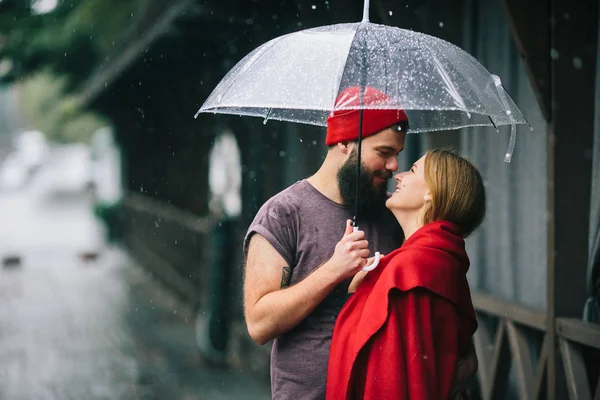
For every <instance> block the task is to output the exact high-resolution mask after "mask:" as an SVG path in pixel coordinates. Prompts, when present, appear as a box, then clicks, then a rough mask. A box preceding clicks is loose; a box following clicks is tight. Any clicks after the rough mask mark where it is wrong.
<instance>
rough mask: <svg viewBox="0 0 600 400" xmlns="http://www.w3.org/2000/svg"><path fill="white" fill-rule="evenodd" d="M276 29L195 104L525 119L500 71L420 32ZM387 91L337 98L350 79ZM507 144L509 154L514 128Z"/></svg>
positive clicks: (453, 123)
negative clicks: (375, 100) (353, 100)
mask: <svg viewBox="0 0 600 400" xmlns="http://www.w3.org/2000/svg"><path fill="white" fill-rule="evenodd" d="M367 15H368V2H366V3H365V18H364V20H363V22H361V23H351V24H338V25H329V26H323V27H318V28H313V29H307V30H303V31H299V32H295V33H291V34H288V35H284V36H280V37H277V38H275V39H273V40H271V41H269V42H267V43H265V44H263V45H262V46H260V47H258V48H257V49H255V50H254V51H253V52H251V53H250V54H248V55H247V56H246V57H245V58H243V59H242V60H241V61H240V62H239V63H238V64H237V65H236V66H235V67H234V68H233V69H232V70H231V71H230V72H229V73H228V74H227V75H226V76H225V78H223V80H222V81H221V82H220V83H219V85H218V86H217V87H216V88H215V89H214V91H213V92H212V94H211V95H210V96H209V98H208V99H207V100H206V102H205V103H204V104H203V105H202V107H201V108H200V110H199V111H198V112H199V113H200V112H212V113H225V114H237V115H251V116H257V117H261V118H263V119H264V120H265V122H266V121H267V120H269V119H275V120H282V121H292V122H300V123H307V124H314V125H323V126H325V125H326V119H327V115H328V114H329V112H331V111H333V110H343V109H356V108H363V109H364V108H383V109H396V108H400V109H403V110H404V111H405V112H406V114H407V115H408V118H409V121H410V132H411V133H418V132H427V131H437V130H448V129H456V128H462V127H468V126H492V127H494V128H496V129H498V127H499V126H502V125H513V124H525V123H527V121H526V120H525V118H524V117H523V115H522V113H521V112H520V110H519V109H518V107H517V106H516V105H515V103H514V102H513V101H512V99H511V98H510V96H509V95H508V94H507V93H506V91H505V90H504V88H503V87H502V84H501V82H500V79H499V78H498V77H497V76H495V75H492V74H491V73H490V72H489V71H488V70H487V69H486V68H485V67H483V66H482V65H481V64H480V63H479V62H478V61H477V60H476V59H475V58H474V57H472V56H471V55H470V54H468V53H467V52H465V51H464V50H462V49H460V48H458V47H457V46H454V45H452V44H450V43H448V42H446V41H444V40H441V39H438V38H435V37H433V36H429V35H426V34H423V33H418V32H414V31H409V30H405V29H400V28H395V27H390V26H385V25H378V24H373V23H370V22H368V18H367ZM354 86H359V87H365V86H370V87H374V88H377V89H378V90H380V91H382V92H383V93H385V94H387V95H388V96H389V97H390V99H388V100H387V101H386V102H382V103H381V104H369V105H356V104H354V105H352V104H335V101H336V98H337V97H338V95H339V94H340V93H341V92H342V91H344V90H345V89H347V88H349V87H354ZM511 136H512V138H511V143H510V144H509V146H510V147H509V150H508V152H507V159H506V160H507V161H510V155H511V154H512V148H513V146H514V139H515V137H514V134H513V135H511Z"/></svg>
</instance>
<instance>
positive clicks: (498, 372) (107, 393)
mask: <svg viewBox="0 0 600 400" xmlns="http://www.w3.org/2000/svg"><path fill="white" fill-rule="evenodd" d="M362 7H363V3H362V1H358V0H352V1H347V0H346V1H342V0H320V1H312V2H301V1H287V2H284V1H280V0H279V1H277V0H268V1H261V2H258V1H257V0H245V1H241V0H220V1H213V0H172V1H169V2H164V1H158V0H130V1H127V2H124V1H120V0H119V1H117V0H102V1H101V0H0V261H1V265H0V267H1V268H2V269H1V270H0V399H4V398H6V399H38V398H39V399H71V398H72V399H138V398H140V399H166V398H169V399H171V398H177V399H179V398H181V399H268V398H270V389H269V370H268V364H269V345H266V346H262V347H261V346H258V345H256V344H255V343H253V342H252V341H251V340H250V338H249V337H248V335H247V332H246V328H245V324H244V321H243V312H242V308H241V282H242V272H243V257H242V256H243V255H242V251H241V241H242V238H243V235H244V232H245V230H246V228H247V226H248V225H249V223H250V222H251V220H252V218H253V217H254V215H255V213H256V211H257V210H258V208H259V207H260V206H261V205H262V204H263V203H264V201H266V200H267V199H268V198H269V197H271V196H272V195H273V194H275V193H277V192H278V191H280V190H281V189H283V188H285V187H287V186H289V185H290V184H292V183H294V182H296V181H297V180H299V179H302V178H304V177H307V176H309V175H310V174H312V173H313V172H314V171H316V169H317V168H318V166H319V165H320V163H321V161H322V159H323V157H324V155H325V150H326V148H325V145H324V130H323V129H321V128H318V127H314V126H304V125H296V124H291V123H282V122H277V121H269V122H268V123H266V124H263V121H262V120H259V119H253V118H248V117H244V118H242V117H235V116H225V115H206V114H202V115H200V116H199V117H198V118H197V119H194V114H195V113H196V111H197V110H198V108H199V107H200V106H201V104H202V103H203V101H204V100H205V99H206V98H207V97H208V95H209V94H210V92H211V91H212V89H213V88H214V87H215V86H216V85H217V83H218V82H219V81H220V79H222V78H223V76H224V75H225V74H226V73H227V71H229V70H230V69H231V68H232V67H233V66H234V65H235V64H236V63H237V61H239V60H240V59H242V58H243V57H244V56H245V55H246V54H247V53H249V52H250V51H252V50H253V49H254V48H256V47H257V46H259V45H260V44H262V43H264V42H266V41H268V40H269V39H272V38H274V37H276V36H279V35H282V34H285V33H289V32H294V31H297V30H300V29H305V28H310V27H314V26H319V25H327V24H333V23H341V22H357V21H360V19H361V17H362ZM598 13H599V8H598V3H597V2H595V1H584V0H575V1H573V0H570V1H566V0H553V1H550V0H537V1H529V2H527V3H522V2H520V1H518V0H402V1H391V0H372V1H371V21H372V22H376V23H383V24H387V25H392V26H397V27H400V28H405V29H413V30H416V31H420V32H425V33H429V34H431V35H434V36H437V37H440V38H443V39H445V40H448V41H450V42H451V43H454V44H456V45H457V46H459V47H461V48H463V49H465V50H466V51H468V52H470V53H471V54H472V55H473V56H474V57H476V58H477V59H478V60H480V61H481V62H482V64H483V65H485V66H486V67H487V68H488V69H489V70H490V71H491V72H492V73H494V74H497V75H499V76H500V77H501V79H502V82H503V84H504V85H505V87H506V89H507V90H508V92H509V93H510V94H511V96H512V98H513V99H514V100H515V102H516V104H517V105H518V106H519V107H520V109H521V110H522V111H523V114H524V115H525V117H526V118H527V119H528V121H529V122H530V124H531V126H532V128H533V131H530V130H529V129H528V128H527V127H520V128H518V132H517V133H518V136H517V144H516V149H515V153H514V155H513V160H512V162H511V163H510V164H507V163H505V162H504V161H503V158H504V150H505V149H506V147H507V144H508V139H509V134H508V128H506V129H507V130H504V129H501V130H500V132H495V131H494V130H493V129H490V128H470V129H464V130H460V131H452V132H436V133H431V134H419V135H409V137H408V139H407V146H406V150H405V151H404V152H403V153H402V154H401V155H400V156H399V162H400V168H401V169H403V168H406V167H407V166H409V165H410V164H412V162H414V160H416V159H417V158H418V157H419V156H420V155H421V154H422V153H423V152H424V151H425V150H427V149H428V148H432V147H439V146H450V147H454V148H456V149H458V150H459V151H460V152H461V154H463V155H465V156H466V157H468V158H469V159H471V160H472V161H473V162H474V163H475V164H476V165H477V166H478V167H479V169H480V170H481V172H482V174H483V176H484V179H485V184H486V190H487V194H488V215H487V217H486V221H485V223H484V226H483V227H482V229H480V230H479V231H478V233H477V234H476V235H475V236H474V237H473V238H471V239H469V241H468V246H469V254H470V256H471V261H472V266H471V269H470V272H469V281H470V284H471V287H472V289H473V298H474V301H475V305H476V309H477V312H478V318H479V319H480V328H479V330H478V333H477V336H476V347H477V353H478V358H479V363H480V367H479V371H478V376H477V377H476V378H474V380H473V382H472V383H471V385H470V387H469V391H470V394H471V397H472V398H473V399H479V398H480V399H491V398H532V399H533V398H552V399H554V398H556V399H563V398H571V399H588V398H589V399H591V398H593V396H594V394H595V396H596V397H595V398H598V396H600V389H599V387H600V379H599V375H600V357H599V352H600V326H599V325H598V324H599V323H600V305H599V304H600V184H599V182H600V160H599V159H600V127H599V122H598V121H599V118H598V117H600V108H599V105H598V104H600V103H599V102H600V90H599V88H600V86H599V85H598V83H597V78H596V77H597V75H598V71H599V70H600V69H599V68H600V67H599V63H598V61H597V59H598V35H599V26H598V22H599V20H600V18H599V14H598Z"/></svg>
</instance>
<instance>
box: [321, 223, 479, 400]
mask: <svg viewBox="0 0 600 400" xmlns="http://www.w3.org/2000/svg"><path fill="white" fill-rule="evenodd" d="M468 267H469V259H468V257H467V254H466V251H465V244H464V240H463V239H462V237H461V236H460V235H459V234H458V230H457V228H456V226H455V225H453V224H451V223H449V222H445V221H436V222H433V223H430V224H427V225H425V226H424V227H422V228H421V229H419V230H418V231H417V232H415V233H414V234H413V235H412V236H411V237H410V238H409V239H408V240H407V241H406V242H405V243H404V245H403V246H402V247H400V248H399V249H397V250H395V251H394V252H392V253H390V254H389V255H387V256H386V257H384V258H383V259H382V261H381V264H380V266H379V267H378V268H377V269H376V270H375V271H372V272H370V273H369V274H368V275H367V277H365V280H364V281H363V283H362V284H361V285H360V286H359V288H358V290H357V291H356V293H355V294H354V295H352V296H351V297H350V299H349V300H348V301H347V302H346V304H345V305H344V307H343V309H342V311H341V312H340V314H339V316H338V319H337V321H336V325H335V328H334V331H333V339H332V343H331V350H330V356H329V368H328V376H327V399H328V400H337V399H377V400H385V399H411V400H414V399H428V400H431V399H446V398H447V397H448V395H449V392H450V388H451V386H452V380H453V378H454V374H455V369H456V363H457V361H458V358H459V357H460V355H462V354H463V353H464V352H466V351H467V349H468V346H469V344H470V339H471V336H472V334H473V333H474V332H475V330H476V329H477V320H476V317H475V311H474V309H473V304H472V301H471V294H470V290H469V285H468V282H467V278H466V273H467V270H468Z"/></svg>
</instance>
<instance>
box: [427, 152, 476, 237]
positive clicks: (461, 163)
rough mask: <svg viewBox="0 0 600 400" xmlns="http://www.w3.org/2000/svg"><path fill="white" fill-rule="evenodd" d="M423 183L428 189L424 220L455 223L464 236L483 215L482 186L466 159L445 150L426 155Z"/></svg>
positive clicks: (474, 170) (473, 229) (473, 167)
mask: <svg viewBox="0 0 600 400" xmlns="http://www.w3.org/2000/svg"><path fill="white" fill-rule="evenodd" d="M424 172H425V182H426V183H427V186H428V187H429V190H430V192H431V201H430V202H428V203H427V205H426V209H425V213H424V215H423V223H424V224H428V223H430V222H433V221H438V220H444V221H448V222H452V223H454V224H456V225H457V226H458V227H459V229H460V230H461V233H462V236H463V237H467V236H469V235H470V234H471V233H473V231H475V229H477V227H479V225H480V224H481V222H482V221H483V218H484V216H485V188H484V186H483V179H482V178H481V174H480V173H479V171H478V170H477V168H475V166H473V164H471V163H470V162H469V161H467V160H466V159H464V158H463V157H461V156H459V155H458V154H456V153H455V152H454V151H451V150H447V149H435V150H430V151H428V152H427V153H426V156H425V171H424Z"/></svg>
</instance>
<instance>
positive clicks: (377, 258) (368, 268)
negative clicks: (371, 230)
mask: <svg viewBox="0 0 600 400" xmlns="http://www.w3.org/2000/svg"><path fill="white" fill-rule="evenodd" d="M380 257H381V253H380V252H376V253H375V260H374V261H373V264H371V265H366V266H364V267H363V269H362V270H363V271H367V272H369V271H373V270H374V269H375V268H377V266H378V265H379V258H380Z"/></svg>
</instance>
